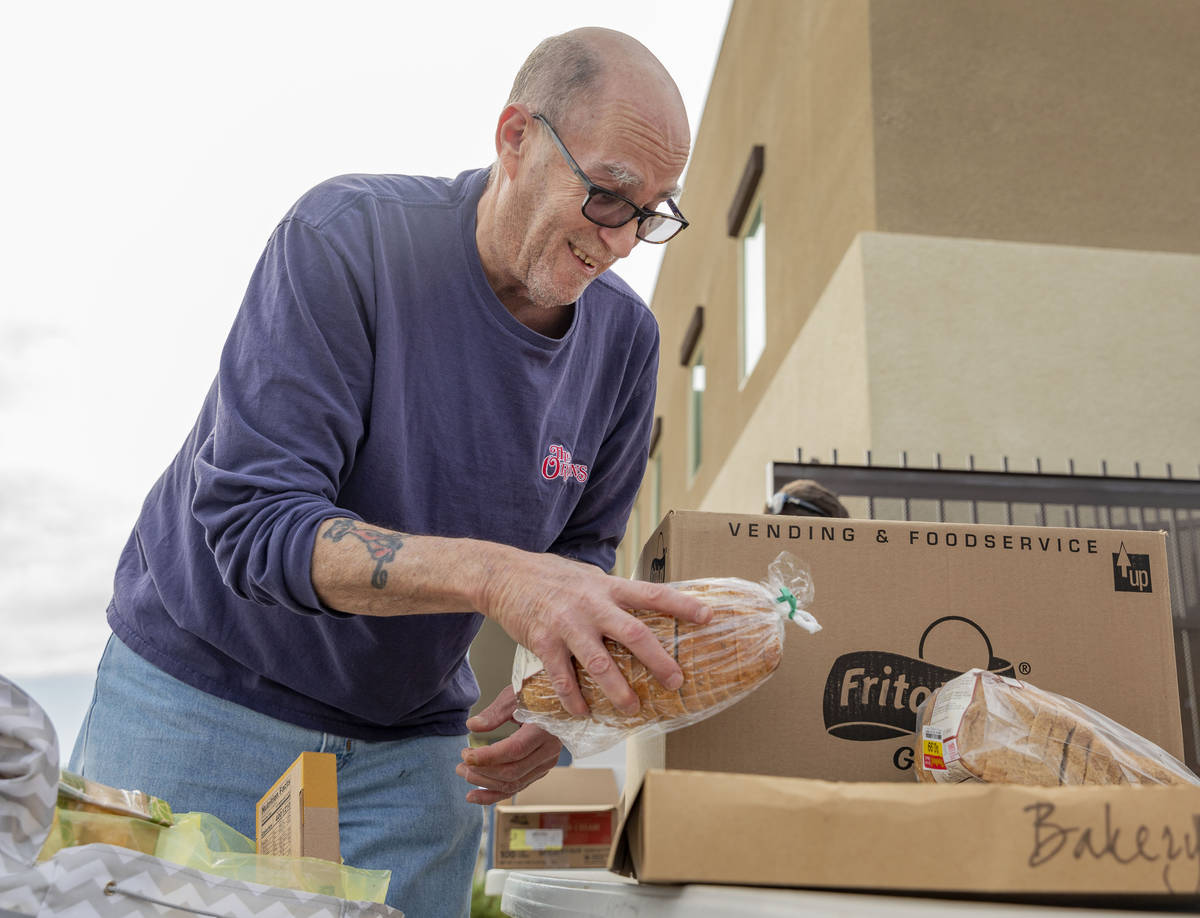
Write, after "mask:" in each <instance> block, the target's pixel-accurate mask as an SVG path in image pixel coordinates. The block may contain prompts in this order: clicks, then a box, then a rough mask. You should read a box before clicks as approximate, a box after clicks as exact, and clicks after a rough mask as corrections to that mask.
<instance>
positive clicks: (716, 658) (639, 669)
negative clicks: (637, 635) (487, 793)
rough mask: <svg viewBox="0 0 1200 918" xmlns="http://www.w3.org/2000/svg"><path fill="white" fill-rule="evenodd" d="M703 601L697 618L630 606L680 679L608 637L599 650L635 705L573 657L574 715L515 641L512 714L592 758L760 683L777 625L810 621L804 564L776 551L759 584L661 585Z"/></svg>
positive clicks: (723, 704)
mask: <svg viewBox="0 0 1200 918" xmlns="http://www.w3.org/2000/svg"><path fill="white" fill-rule="evenodd" d="M667 586H670V587H673V588H674V589H677V590H679V591H680V592H683V593H687V594H689V595H692V596H695V597H697V598H698V599H700V600H701V601H702V602H704V603H706V604H708V605H709V606H710V607H711V608H712V610H713V615H712V618H711V619H710V620H709V621H708V623H707V624H705V625H697V624H694V623H692V622H685V621H680V620H679V619H676V618H674V617H672V616H669V615H659V614H655V613H651V612H646V611H641V610H637V609H630V610H629V611H630V613H631V614H632V615H634V616H636V617H638V618H640V619H641V620H642V621H643V622H645V623H646V624H647V625H648V626H649V627H650V629H651V630H652V631H653V632H654V634H655V636H656V637H657V638H658V641H659V643H660V644H662V645H663V647H664V648H665V649H666V650H667V652H668V653H670V654H671V655H672V656H673V657H674V658H675V661H676V662H677V663H678V664H679V668H680V669H681V670H682V671H683V684H682V685H680V686H679V688H678V689H675V690H670V689H668V688H666V686H664V685H662V683H660V682H659V681H658V680H657V679H656V678H654V676H652V675H651V674H650V673H649V671H647V669H646V668H645V666H643V665H642V663H641V661H640V660H638V659H637V657H635V656H634V655H633V654H632V653H630V651H629V650H628V649H627V648H625V647H623V646H621V645H620V644H617V643H616V642H615V641H613V640H611V639H610V638H605V641H604V644H605V648H606V649H607V650H608V652H609V654H611V656H612V658H613V660H614V662H616V664H617V667H618V668H619V669H620V671H621V675H622V676H624V678H625V681H626V682H628V683H629V685H630V687H632V688H633V690H634V692H636V693H637V696H638V701H639V703H640V707H639V710H638V711H637V712H636V713H634V714H625V713H623V712H622V711H620V710H618V709H617V708H616V706H614V705H613V703H612V702H611V701H610V700H609V698H608V696H607V695H605V694H604V692H603V691H602V690H601V689H600V686H599V685H598V684H597V683H596V681H595V680H594V679H593V678H592V677H591V675H590V674H589V673H588V672H587V670H586V669H585V668H584V667H583V666H581V665H580V664H579V662H578V661H575V674H576V677H577V678H578V680H579V688H580V690H581V691H582V693H583V698H584V700H585V701H586V702H587V704H588V708H589V709H590V711H591V714H590V715H589V716H587V717H577V716H575V715H572V714H570V713H568V712H567V710H566V709H565V708H563V706H562V703H561V701H560V700H559V698H558V695H557V693H556V692H555V691H554V687H553V685H551V683H550V679H549V676H548V675H547V673H546V671H545V668H544V667H543V666H542V663H541V661H540V660H538V658H537V657H536V656H534V655H533V654H532V653H530V652H529V651H528V650H526V649H525V648H524V647H521V646H518V648H517V655H516V658H515V660H514V661H513V690H514V691H515V692H516V694H517V709H516V712H515V713H514V715H513V716H514V717H515V718H516V720H518V721H520V722H521V723H532V724H535V725H537V726H539V727H541V728H542V729H543V730H546V731H547V732H549V733H552V734H554V735H555V736H557V737H558V738H559V739H560V740H562V743H563V745H564V746H566V747H567V749H569V750H570V751H571V754H572V755H573V756H575V757H577V758H578V757H582V756H588V755H594V754H595V753H597V752H601V751H603V750H605V749H607V748H609V747H611V746H613V745H615V744H616V743H618V742H620V741H621V740H624V739H627V738H628V737H630V736H633V735H635V734H645V733H666V732H668V731H670V730H677V729H679V728H680V727H686V726H688V725H689V724H693V723H696V722H697V721H700V720H703V719H705V718H707V717H711V716H712V715H713V714H716V713H717V712H718V711H722V710H724V709H725V708H727V707H729V706H730V705H732V704H734V703H735V702H737V701H739V700H741V699H742V698H744V697H745V696H746V695H748V694H749V693H750V692H752V691H754V690H755V689H756V688H758V686H760V685H762V684H763V682H765V681H766V680H767V678H768V677H770V675H771V674H772V673H773V672H774V671H775V669H776V668H777V667H778V666H779V661H780V659H781V658H782V656H783V640H784V635H785V631H786V630H788V629H786V628H785V625H786V623H787V622H792V623H794V624H795V625H797V626H798V627H799V628H802V629H804V630H805V631H807V632H809V633H812V632H815V631H819V630H820V627H821V626H820V625H819V624H817V621H816V619H815V618H813V616H812V615H811V614H809V613H808V612H807V611H806V608H805V607H806V606H808V605H809V604H810V603H811V602H812V597H813V583H812V579H811V577H810V576H809V573H808V570H807V569H806V568H805V567H804V566H803V565H802V564H801V563H800V562H799V561H798V560H797V559H796V558H795V557H794V556H793V555H791V554H790V553H788V552H783V553H781V554H780V555H779V557H777V558H776V559H775V560H774V561H773V562H771V564H770V565H769V566H768V569H767V575H766V578H765V579H764V580H763V581H762V582H759V583H755V582H752V581H749V580H742V579H739V578H732V577H718V578H711V579H697V580H686V581H680V582H677V583H670V584H667Z"/></svg>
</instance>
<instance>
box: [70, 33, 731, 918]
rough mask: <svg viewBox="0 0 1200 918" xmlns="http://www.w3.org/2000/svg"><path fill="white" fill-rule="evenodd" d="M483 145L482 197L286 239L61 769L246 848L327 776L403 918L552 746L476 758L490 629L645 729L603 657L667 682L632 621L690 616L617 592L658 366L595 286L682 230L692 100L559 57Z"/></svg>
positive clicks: (274, 253)
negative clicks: (273, 798)
mask: <svg viewBox="0 0 1200 918" xmlns="http://www.w3.org/2000/svg"><path fill="white" fill-rule="evenodd" d="M495 143H496V152H497V159H496V162H495V163H494V165H493V166H492V168H491V169H490V170H477V171H473V172H467V173H464V174H463V175H460V176H458V177H457V178H455V179H452V180H450V179H425V178H416V177H410V176H343V177H341V178H338V179H333V180H331V181H329V182H326V183H324V184H322V185H320V186H318V187H317V188H315V189H313V190H312V191H310V192H309V193H308V194H306V195H305V196H304V197H302V198H301V200H300V201H299V202H298V203H297V204H296V205H295V206H294V207H293V208H292V210H291V211H290V212H289V213H288V215H287V216H286V217H285V218H284V219H283V221H282V222H281V223H280V224H279V226H278V227H276V229H275V232H274V234H273V235H272V237H271V240H270V242H269V244H268V246H267V248H266V251H265V252H264V253H263V256H262V258H261V260H260V261H259V264H258V266H257V267H256V269H255V271H254V275H253V277H252V278H251V281H250V285H249V287H248V290H247V293H246V297H245V300H244V301H243V304H242V308H241V310H240V311H239V313H238V316H237V319H236V320H235V323H234V326H233V329H232V331H231V333H230V336H229V339H228V341H227V343H226V346H225V349H224V351H223V353H222V357H221V363H220V368H219V371H218V374H217V379H216V381H215V383H214V385H213V387H212V389H211V390H210V392H209V394H208V397H207V399H206V400H205V403H204V405H203V407H202V409H201V412H200V416H199V418H198V420H197V422H196V425H195V427H194V428H193V430H192V433H191V435H190V436H189V438H188V439H187V441H186V442H185V444H184V447H183V449H182V450H181V452H180V453H179V455H178V457H177V458H176V459H175V461H174V462H173V463H172V465H171V466H170V467H169V468H168V469H167V471H166V472H165V473H164V475H163V477H162V478H161V479H160V480H159V481H158V482H157V483H156V485H155V486H154V488H153V490H152V491H151V492H150V495H149V497H148V498H147V500H146V503H145V504H144V506H143V510H142V514H141V516H140V517H139V519H138V522H137V525H136V527H135V530H134V533H133V535H132V537H131V538H130V540H129V543H128V545H127V546H126V549H125V551H124V553H123V555H122V557H121V560H120V562H119V565H118V570H117V575H116V578H115V591H114V598H113V602H112V604H111V605H110V607H109V611H108V618H109V622H110V624H111V625H112V628H113V632H114V638H113V639H112V640H111V641H110V642H109V646H108V648H107V649H106V651H105V655H104V658H103V659H102V661H101V665H100V670H99V673H98V677H97V687H96V693H95V697H94V699H93V704H92V707H91V709H90V710H89V713H88V718H87V721H86V722H85V724H84V728H83V730H82V731H81V733H80V737H79V741H78V743H77V746H76V749H75V753H74V755H73V756H72V760H71V767H72V768H73V769H75V770H77V771H80V772H82V773H83V774H84V775H86V776H89V777H92V778H94V779H96V780H99V781H102V782H105V783H109V784H115V785H120V786H125V787H134V786H136V787H139V788H141V789H143V790H145V791H147V792H150V793H153V794H156V795H158V796H161V797H164V798H165V799H167V800H168V801H169V802H170V803H171V804H172V805H173V806H174V807H176V808H177V809H182V810H201V811H206V812H211V813H214V814H215V815H217V816H219V817H220V818H222V819H224V820H225V821H226V822H229V823H230V824H232V825H233V826H235V827H236V828H239V829H241V830H242V831H243V832H246V833H247V834H250V833H252V831H253V810H254V802H255V800H256V799H257V798H258V797H259V796H260V795H261V794H262V793H263V792H264V791H265V790H266V789H267V788H268V787H269V786H270V785H271V783H273V781H274V780H275V779H276V778H277V777H278V776H279V774H281V773H282V772H283V770H284V769H285V768H286V767H287V766H288V765H289V764H290V763H291V761H292V760H293V759H294V758H295V757H296V755H298V754H299V752H301V751H303V750H305V749H312V750H315V751H328V752H333V753H336V754H337V756H338V782H339V797H340V805H341V826H340V830H341V841H342V854H343V857H344V859H345V861H346V863H348V864H350V865H352V866H356V867H371V868H385V869H389V870H391V871H392V884H391V889H390V892H389V902H390V903H392V904H394V905H396V906H398V907H400V908H402V909H404V911H405V912H406V913H407V914H408V915H410V916H415V918H423V916H427V915H442V914H445V915H462V914H465V913H466V909H467V907H468V902H469V885H470V876H471V873H472V870H473V867H474V862H475V856H476V852H477V850H478V845H479V840H480V830H481V811H480V810H479V808H478V806H473V804H488V803H493V802H495V801H496V800H499V799H502V798H503V797H505V796H508V795H509V794H511V793H513V792H515V791H517V790H519V789H520V788H521V787H524V786H526V785H527V784H529V783H530V782H531V781H534V780H536V779H537V778H538V777H540V776H541V775H543V774H544V773H545V772H546V771H548V770H549V769H550V768H551V767H552V766H553V765H554V763H555V761H556V759H557V757H558V753H559V749H560V745H559V743H558V741H557V740H555V739H554V738H553V737H551V736H549V735H548V734H546V733H544V732H542V731H541V730H539V729H536V728H534V727H532V726H529V725H523V726H522V727H520V728H519V729H518V730H516V731H515V732H514V733H513V734H512V735H511V736H509V737H507V738H505V739H503V740H501V741H499V742H497V743H495V744H493V745H491V746H489V747H485V748H480V749H463V745H464V743H463V735H464V734H465V733H466V730H467V727H470V728H471V729H473V730H475V731H476V732H480V733H483V732H487V731H489V730H493V729H495V728H496V727H498V726H499V725H500V724H502V723H504V722H506V721H507V720H508V719H509V718H510V717H511V715H512V713H513V710H514V707H515V702H514V699H513V694H512V690H511V688H509V689H506V690H505V691H504V692H502V693H501V695H500V697H499V698H497V699H496V701H495V702H494V703H493V704H491V705H490V706H489V707H487V708H486V709H484V711H483V712H481V713H480V714H479V715H478V716H477V717H476V718H475V719H473V720H472V721H471V722H470V723H465V719H466V712H467V709H468V708H469V707H470V705H471V704H472V703H473V702H474V701H475V699H476V695H477V688H476V685H475V680H474V677H473V676H472V674H471V672H470V668H469V666H468V664H467V660H466V654H467V649H468V646H469V645H470V642H471V639H472V637H473V636H474V634H475V632H476V630H477V629H478V626H479V623H480V621H481V619H480V614H479V613H482V615H485V616H490V617H492V618H494V619H495V620H496V621H497V622H498V623H499V624H500V625H501V626H502V627H503V628H504V629H505V630H506V631H507V632H508V633H509V634H510V635H511V636H512V637H513V638H514V639H515V640H517V641H518V642H520V643H521V644H524V645H525V646H526V647H528V648H530V649H531V650H532V651H533V652H534V653H536V654H537V655H538V656H539V657H540V659H541V660H542V661H543V662H544V664H545V666H546V669H547V670H548V672H549V673H550V674H551V676H552V679H553V681H554V684H555V687H556V689H557V690H558V692H559V694H560V695H561V697H562V699H563V703H564V704H565V705H566V706H567V708H568V709H569V710H571V711H573V712H575V713H580V714H582V713H584V712H586V705H585V704H584V702H583V698H582V696H581V695H580V692H579V687H578V684H577V683H576V681H575V677H574V669H573V665H572V662H571V658H572V657H574V658H576V659H577V660H579V661H580V662H581V664H583V665H584V666H586V667H587V668H588V670H589V671H590V672H591V673H593V674H594V675H595V676H596V678H597V680H598V681H599V683H600V684H601V686H602V687H603V688H604V690H605V691H606V692H607V693H608V695H609V696H610V697H611V698H612V699H613V701H614V702H615V703H616V704H618V705H619V706H620V707H622V708H624V709H626V710H636V709H637V699H636V696H635V695H634V694H633V692H632V690H631V689H630V688H629V686H628V685H627V684H626V683H625V682H624V680H623V679H622V678H621V676H620V674H619V673H618V671H617V670H616V668H615V666H614V664H613V661H612V659H611V657H610V656H609V655H608V653H607V652H606V651H605V649H604V644H603V639H604V638H605V637H610V638H612V639H614V640H616V641H618V642H620V643H622V644H625V645H626V646H628V647H629V648H630V649H631V650H633V651H634V653H635V654H637V655H638V657H639V658H640V659H641V660H642V661H643V662H644V663H645V664H646V666H647V668H648V669H649V670H650V671H651V672H652V673H653V674H654V675H655V676H656V677H657V678H659V679H660V680H661V681H663V682H664V683H665V684H667V685H669V686H674V685H677V684H678V683H679V682H680V681H681V679H682V674H681V673H680V671H679V668H678V666H677V665H676V664H675V662H674V661H673V660H672V659H671V657H670V656H669V655H668V654H667V653H666V651H665V650H664V649H663V648H662V647H661V646H660V645H659V644H658V643H657V641H656V640H655V639H654V637H653V636H652V634H651V633H650V631H649V629H647V628H646V627H645V626H644V625H642V624H641V623H640V622H639V621H637V620H636V619H635V618H633V617H632V616H630V615H629V614H628V613H627V612H625V611H624V610H625V609H626V608H631V607H641V608H650V609H656V610H659V611H661V612H664V613H667V614H671V615H676V616H678V617H680V618H682V619H685V620H692V621H704V620H705V619H706V618H707V617H708V613H707V611H706V609H705V607H704V606H703V605H702V604H700V603H699V602H697V601H696V600H694V599H691V598H688V597H684V596H682V595H681V594H679V593H676V592H675V591H673V590H670V589H668V588H665V587H663V586H662V585H656V584H643V583H636V582H630V581H625V580H621V579H618V578H614V577H609V576H607V575H606V574H604V573H602V572H603V571H605V570H608V569H609V568H610V567H611V565H612V562H613V559H614V554H615V546H616V544H617V542H618V541H619V539H620V538H621V535H622V533H623V530H624V526H625V521H626V518H627V516H628V513H629V510H630V507H631V505H632V502H633V499H634V496H635V493H636V491H637V487H638V484H639V482H640V479H641V475H642V472H643V469H644V465H645V462H646V449H647V439H648V434H649V428H650V423H651V419H652V414H653V400H654V386H655V376H656V372H657V346H658V332H657V327H656V325H655V323H654V320H653V317H652V316H651V314H650V312H649V310H648V309H646V307H645V304H644V303H642V302H641V301H640V300H639V299H638V298H637V297H636V296H635V295H634V294H633V292H632V291H631V290H630V289H629V288H628V287H627V286H626V285H625V284H624V283H623V282H621V281H620V280H619V279H617V278H615V277H612V276H610V275H605V274H604V272H605V271H606V269H607V268H609V267H610V266H611V265H612V264H613V263H614V262H615V261H616V260H617V259H618V258H621V257H624V256H625V255H628V254H629V252H630V251H631V250H632V249H633V247H634V246H635V245H636V243H637V241H638V240H639V239H645V240H649V241H665V239H667V238H669V237H670V236H671V235H673V234H674V233H675V232H677V231H678V230H680V229H682V228H683V227H684V226H686V221H684V220H683V218H682V215H680V214H679V211H678V209H677V208H676V207H675V205H674V202H673V201H672V200H671V198H672V196H673V195H675V194H676V193H677V185H678V180H679V176H680V174H681V172H682V170H683V167H684V164H685V162H686V158H687V154H688V149H689V144H690V138H689V133H688V125H687V118H686V114H685V111H684V107H683V104H682V101H681V99H680V97H679V93H678V90H677V89H676V87H675V84H674V83H673V82H672V80H671V78H670V77H669V76H668V75H667V73H666V71H665V70H664V69H663V67H662V65H661V64H660V63H659V62H658V61H657V60H656V59H655V58H654V57H653V55H651V54H650V52H649V51H647V50H646V49H645V48H644V47H642V46H641V45H640V44H638V43H637V42H636V41H634V40H633V39H631V38H630V37H628V36H626V35H623V34H621V33H617V32H611V31H607V30H600V29H582V30H578V31H575V32H571V33H567V34H566V35H562V36H558V37H556V38H552V39H547V40H546V41H545V42H543V43H542V44H541V45H540V46H539V47H538V48H537V49H536V50H535V51H534V52H533V54H532V55H531V56H530V58H529V60H528V61H527V62H526V64H525V65H524V67H523V68H522V70H521V72H520V73H519V74H518V76H517V79H516V81H515V83H514V86H513V91H512V95H511V97H510V100H509V103H508V104H507V106H506V107H505V108H504V110H503V112H502V113H501V114H500V117H499V120H498V123H497V126H496V133H495ZM485 482H486V495H484V494H482V493H481V492H482V491H483V483H485ZM455 772H457V777H456V776H455ZM460 779H465V782H466V783H465V784H464V783H463V780H460ZM469 788H470V789H469Z"/></svg>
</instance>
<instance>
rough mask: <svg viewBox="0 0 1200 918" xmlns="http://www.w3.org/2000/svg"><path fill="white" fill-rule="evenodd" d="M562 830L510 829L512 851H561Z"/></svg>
mask: <svg viewBox="0 0 1200 918" xmlns="http://www.w3.org/2000/svg"><path fill="white" fill-rule="evenodd" d="M562 846H563V830H562V829H509V831H508V848H509V850H510V851H561V850H562Z"/></svg>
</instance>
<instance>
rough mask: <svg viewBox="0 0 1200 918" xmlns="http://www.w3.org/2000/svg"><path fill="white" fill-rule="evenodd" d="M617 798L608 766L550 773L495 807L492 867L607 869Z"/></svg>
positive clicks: (615, 782)
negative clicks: (511, 798) (507, 801)
mask: <svg viewBox="0 0 1200 918" xmlns="http://www.w3.org/2000/svg"><path fill="white" fill-rule="evenodd" d="M617 800H618V794H617V778H616V775H615V774H614V773H613V770H612V769H611V768H577V767H574V766H566V767H561V768H554V769H551V771H550V772H549V774H547V775H546V776H545V777H544V778H542V779H541V780H539V781H537V782H536V783H534V784H531V785H530V786H529V787H528V788H526V789H525V790H523V791H521V793H519V794H518V795H517V796H516V797H515V798H514V801H513V802H512V803H498V804H496V813H495V816H496V830H495V831H496V837H495V846H494V857H493V860H494V862H495V863H494V866H495V867H500V868H507V869H514V868H515V869H525V870H542V869H558V868H562V867H600V868H603V867H605V866H606V865H607V864H608V858H609V854H610V853H611V851H612V843H613V838H614V837H615V834H616V825H617Z"/></svg>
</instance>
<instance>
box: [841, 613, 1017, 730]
mask: <svg viewBox="0 0 1200 918" xmlns="http://www.w3.org/2000/svg"><path fill="white" fill-rule="evenodd" d="M952 621H954V622H965V623H966V624H968V625H970V626H971V627H972V628H974V629H975V630H976V631H978V632H979V634H980V635H981V636H982V637H983V641H984V643H985V644H986V645H987V656H988V665H987V668H988V669H989V670H990V671H991V672H993V673H996V674H997V675H1000V676H1015V675H1016V674H1015V673H1014V671H1013V665H1012V663H1010V662H1008V660H1002V659H1000V658H999V657H997V656H996V655H995V654H994V653H993V652H992V642H991V640H990V639H989V638H988V636H987V634H986V633H985V632H984V630H983V629H982V628H980V627H979V625H977V624H975V622H973V621H971V620H970V619H969V618H964V617H963V616H961V615H946V616H943V617H942V618H939V619H938V620H937V621H935V622H933V623H932V624H931V625H930V626H929V627H928V628H926V629H925V633H924V634H922V635H921V641H920V643H919V644H918V646H917V659H913V658H912V657H906V656H903V655H902V654H898V653H891V652H888V651H884V650H857V651H854V652H853V653H847V654H842V656H840V657H838V658H837V659H836V660H834V661H833V666H832V668H830V670H829V676H828V678H826V680H825V702H824V708H825V730H826V731H827V732H828V733H829V734H830V735H831V736H836V737H838V738H839V739H846V740H861V741H868V740H883V739H895V738H896V737H898V736H906V735H908V734H911V733H914V732H915V731H916V726H917V708H918V707H920V705H921V702H923V701H924V700H925V699H926V698H928V697H929V696H930V695H931V694H932V693H933V691H934V689H936V688H939V687H940V686H941V685H943V684H944V683H946V682H949V681H950V680H951V679H953V678H954V677H955V676H958V675H961V674H962V673H963V672H965V670H958V669H947V668H946V667H944V666H936V665H934V664H933V663H930V662H928V661H926V660H925V659H924V657H925V639H926V638H928V637H929V634H930V632H932V631H933V629H934V628H936V627H937V626H938V625H941V624H943V623H945V622H952ZM968 668H969V667H968Z"/></svg>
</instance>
